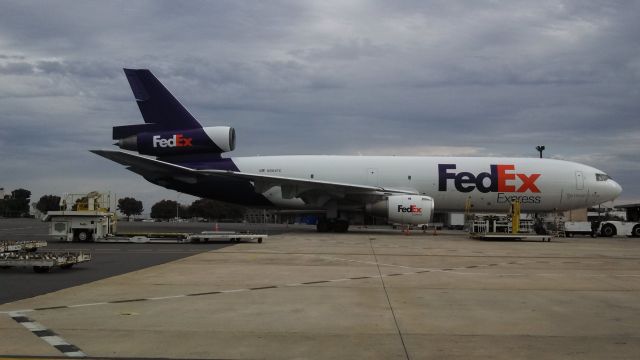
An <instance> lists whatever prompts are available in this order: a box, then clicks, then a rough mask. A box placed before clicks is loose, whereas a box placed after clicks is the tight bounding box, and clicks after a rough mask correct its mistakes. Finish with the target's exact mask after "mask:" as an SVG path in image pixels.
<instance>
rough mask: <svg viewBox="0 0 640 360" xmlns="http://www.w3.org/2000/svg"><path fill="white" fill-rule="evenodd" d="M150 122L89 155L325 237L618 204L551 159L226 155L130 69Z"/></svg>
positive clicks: (600, 185) (218, 137)
mask: <svg viewBox="0 0 640 360" xmlns="http://www.w3.org/2000/svg"><path fill="white" fill-rule="evenodd" d="M124 72H125V74H126V76H127V80H128V81H129V85H130V86H131V89H132V91H133V95H134V96H135V99H136V102H137V104H138V107H139V108H140V112H141V113H142V117H143V119H144V122H145V123H144V124H137V125H126V126H116V127H114V128H113V139H114V140H117V142H116V145H117V146H119V147H120V148H121V149H124V150H130V151H120V150H92V151H93V152H94V153H96V154H98V155H100V156H103V157H105V158H107V159H110V160H113V161H115V162H117V163H120V164H122V165H124V166H126V167H127V169H129V170H131V171H133V172H134V173H137V174H139V175H141V176H143V177H144V178H145V179H147V180H148V181H150V182H151V183H154V184H157V185H159V186H163V187H165V188H168V189H172V190H176V191H179V192H183V193H187V194H191V195H194V196H198V197H203V198H210V199H216V200H221V201H226V202H231V203H237V204H241V205H246V206H252V207H264V208H277V209H290V210H303V211H308V212H317V213H321V214H323V216H322V217H321V218H320V220H319V221H318V225H317V228H318V231H321V232H326V231H335V232H344V231H347V229H348V226H349V219H350V218H351V217H352V216H353V214H355V213H363V212H365V213H369V214H372V215H376V216H381V217H386V218H388V219H389V221H391V222H395V223H403V224H424V223H427V222H429V221H430V219H431V216H432V214H433V211H434V209H437V210H439V211H463V210H464V209H465V206H467V205H466V204H467V202H470V204H471V206H472V209H473V211H475V212H506V211H508V210H509V209H510V206H511V204H512V202H513V201H516V200H517V201H519V202H520V203H521V209H522V211H523V212H536V213H537V212H550V211H561V210H569V209H576V208H585V207H588V206H593V205H597V204H601V203H603V202H606V201H609V200H613V199H615V198H616V197H617V196H618V195H619V194H620V193H621V191H622V188H621V187H620V185H618V184H617V183H616V182H615V181H613V180H612V179H611V178H610V177H609V176H608V175H607V174H605V173H604V172H602V171H600V170H598V169H595V168H593V167H590V166H587V165H583V164H579V163H575V162H569V161H562V160H553V159H539V158H508V157H443V156H327V155H304V156H303V155H287V156H257V157H222V156H221V154H222V153H224V152H229V151H232V150H233V149H234V148H235V142H236V135H235V131H234V129H233V128H232V127H227V126H211V127H203V126H202V125H201V124H200V123H199V122H198V121H197V120H196V119H195V118H194V117H193V116H192V115H191V114H190V113H189V112H188V111H187V110H186V109H185V108H184V107H183V106H182V105H181V104H180V102H179V101H178V100H176V99H175V98H174V97H173V95H171V93H170V92H169V91H168V90H167V89H166V88H165V87H164V86H163V85H162V84H161V83H160V81H158V79H157V78H156V77H155V76H154V75H153V74H152V73H151V72H150V71H149V70H145V69H140V70H134V69H124Z"/></svg>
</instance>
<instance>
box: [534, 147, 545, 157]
mask: <svg viewBox="0 0 640 360" xmlns="http://www.w3.org/2000/svg"><path fill="white" fill-rule="evenodd" d="M536 150H538V152H539V153H540V159H542V152H543V151H544V145H538V146H536Z"/></svg>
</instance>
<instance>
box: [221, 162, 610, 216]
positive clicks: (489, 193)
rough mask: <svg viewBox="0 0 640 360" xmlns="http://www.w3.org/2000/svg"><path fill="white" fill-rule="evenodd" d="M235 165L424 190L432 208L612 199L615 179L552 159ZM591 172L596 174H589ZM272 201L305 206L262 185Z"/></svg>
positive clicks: (544, 206)
mask: <svg viewBox="0 0 640 360" xmlns="http://www.w3.org/2000/svg"><path fill="white" fill-rule="evenodd" d="M232 161H233V162H234V163H235V164H236V166H237V167H238V169H239V170H240V171H242V172H247V173H255V174H265V175H273V176H282V177H290V178H301V179H314V180H323V181H332V182H340V183H348V184H359V185H370V186H379V187H382V188H392V189H402V190H413V191H416V192H418V193H420V194H422V195H427V196H430V197H432V198H433V199H434V201H435V208H436V210H438V211H464V209H465V206H466V204H467V201H470V203H471V205H472V209H473V211H482V212H494V211H495V212H504V211H508V210H509V207H510V204H511V202H512V200H514V199H518V200H519V201H520V203H521V207H522V211H528V212H548V211H562V210H569V209H577V208H585V207H589V206H593V205H597V204H601V203H603V202H605V201H609V200H613V199H614V198H616V197H617V196H618V195H619V194H620V192H621V187H620V185H618V184H617V183H616V182H615V181H613V180H611V179H609V178H608V176H606V174H605V173H604V172H602V171H600V170H598V169H595V168H593V167H590V166H587V165H583V164H579V163H575V162H569V161H563V160H554V159H539V158H499V157H432V156H429V157H418V156H416V157H410V156H329V155H308V156H307V155H295V156H258V157H237V158H232ZM596 174H600V175H599V177H598V178H597V177H596ZM263 194H264V195H265V197H267V199H269V201H271V202H272V203H273V204H274V205H275V206H277V207H280V208H288V209H305V208H309V206H307V205H305V204H304V202H303V201H302V200H301V199H297V198H294V199H284V198H283V197H282V194H281V192H280V188H278V187H273V188H271V189H268V190H266V191H265V192H264V193H263Z"/></svg>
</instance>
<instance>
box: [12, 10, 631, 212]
mask: <svg viewBox="0 0 640 360" xmlns="http://www.w3.org/2000/svg"><path fill="white" fill-rule="evenodd" d="M639 11H640V5H639V4H638V3H637V2H613V3H612V2H600V1H586V2H585V1H561V2H557V1H543V2H535V3H531V2H527V1H508V2H495V1H486V2H483V1H415V2H412V1H405V2H400V3H394V2H366V3H357V2H356V3H354V2H341V1H318V2H295V1H270V2H258V3H256V2H239V1H216V2H206V1H189V2H173V1H136V2H127V1H118V2H99V1H89V2H81V3H78V2H64V1H63V2H55V3H49V2H37V1H33V2H32V1H15V2H4V3H3V11H2V12H0V109H2V110H0V124H1V126H0V152H1V153H2V154H3V158H4V159H3V162H2V163H1V164H0V186H4V187H5V188H15V187H17V186H26V187H31V189H32V190H33V191H34V193H36V194H38V195H41V194H44V193H52V192H65V191H66V192H70V191H74V189H76V188H78V189H79V188H85V187H86V186H87V185H86V184H96V185H101V186H104V187H105V188H109V187H110V186H113V188H118V189H131V192H132V193H133V192H136V193H138V192H140V193H141V194H143V195H141V196H144V199H145V201H146V202H149V205H147V207H150V202H152V201H156V200H159V199H161V198H163V197H169V198H175V196H176V194H175V193H173V192H168V191H164V190H162V189H160V188H158V187H155V186H153V185H150V184H147V183H146V182H144V181H143V180H142V179H140V178H139V177H137V176H136V175H134V174H130V173H129V172H127V171H126V170H124V169H122V168H121V167H118V166H117V165H114V164H111V163H109V162H107V161H105V160H102V159H100V158H97V157H95V156H94V155H92V154H90V153H88V151H87V150H88V149H92V148H101V147H102V148H109V147H111V140H110V135H111V127H112V126H114V125H122V124H130V123H138V122H140V121H141V119H140V115H139V113H138V110H137V107H136V105H135V103H134V101H133V98H132V96H131V91H130V89H129V87H128V84H127V82H126V79H125V77H124V75H123V74H122V72H121V71H122V70H121V68H122V67H140V68H150V69H152V70H153V71H154V73H155V74H156V75H157V76H158V77H159V78H160V79H161V80H162V81H163V83H165V85H166V86H167V87H168V88H169V89H170V90H171V91H172V92H174V94H176V96H177V97H179V98H180V100H181V101H182V102H183V104H185V105H186V106H187V107H188V108H189V109H190V110H191V112H192V113H193V114H194V115H195V116H196V117H197V118H198V119H200V120H201V121H202V122H203V123H206V124H210V125H216V124H231V125H233V126H235V127H236V129H237V132H238V136H239V138H238V145H239V146H238V150H236V152H234V154H233V155H235V156H240V155H254V154H262V155H267V154H313V153H322V154H332V153H335V154H358V153H363V154H367V153H370V154H381V153H389V154H397V155H402V154H404V155H414V154H432V153H438V152H441V154H443V155H447V154H470V155H483V154H491V155H508V156H535V155H536V151H535V146H536V145H538V144H545V145H546V146H547V149H548V150H547V154H548V155H549V156H554V157H561V158H565V159H570V160H576V161H581V162H584V163H587V164H590V165H593V166H596V167H599V168H601V169H603V170H605V171H607V172H609V173H611V175H612V176H614V177H615V178H616V179H617V180H619V182H620V183H621V184H622V185H623V187H624V188H625V193H624V194H623V199H626V200H629V201H631V200H637V201H640V188H638V186H636V185H635V184H636V178H637V177H638V171H639V170H640V169H638V167H639V166H638V161H637V160H636V158H637V154H638V152H639V150H640V121H639V120H640V119H639V116H640V103H639V102H638V98H639V95H640V90H639V89H638V87H637V84H638V80H640V46H639V45H640V44H639V43H640V38H638V36H637V34H638V33H640V22H638V21H637V19H636V17H637V14H638V12H639ZM52 174H55V175H52ZM43 179H51V180H50V181H46V180H43ZM66 187H69V188H72V189H65V188H66ZM181 199H186V197H185V198H182V197H181Z"/></svg>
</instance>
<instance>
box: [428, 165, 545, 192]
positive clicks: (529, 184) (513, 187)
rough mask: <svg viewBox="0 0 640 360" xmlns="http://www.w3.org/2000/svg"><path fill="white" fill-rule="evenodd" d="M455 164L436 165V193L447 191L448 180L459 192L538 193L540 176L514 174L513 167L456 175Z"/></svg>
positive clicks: (463, 172) (493, 168) (499, 167)
mask: <svg viewBox="0 0 640 360" xmlns="http://www.w3.org/2000/svg"><path fill="white" fill-rule="evenodd" d="M455 169H456V164H438V191H447V184H448V182H449V180H453V185H454V186H455V188H456V190H458V191H460V192H464V193H467V192H471V191H473V190H475V189H478V191H480V192H482V193H488V192H517V193H523V192H526V191H530V192H532V193H539V192H540V189H538V187H537V186H536V181H537V180H538V178H539V177H540V175H541V174H530V175H529V174H523V173H518V172H516V167H515V165H505V164H497V165H490V169H491V171H490V172H481V173H480V174H477V175H474V174H472V173H470V172H466V171H462V172H459V173H456V172H455V171H451V170H455Z"/></svg>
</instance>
